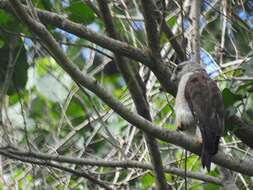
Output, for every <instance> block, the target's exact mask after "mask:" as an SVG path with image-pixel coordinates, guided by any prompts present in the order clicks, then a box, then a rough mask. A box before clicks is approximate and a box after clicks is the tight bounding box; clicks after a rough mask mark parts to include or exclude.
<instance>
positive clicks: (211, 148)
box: [201, 136, 220, 172]
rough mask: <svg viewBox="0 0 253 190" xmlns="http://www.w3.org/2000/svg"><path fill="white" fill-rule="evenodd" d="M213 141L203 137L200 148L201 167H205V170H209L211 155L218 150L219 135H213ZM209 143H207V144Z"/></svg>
mask: <svg viewBox="0 0 253 190" xmlns="http://www.w3.org/2000/svg"><path fill="white" fill-rule="evenodd" d="M214 139H215V140H214V142H210V141H208V139H205V140H204V142H203V144H202V148H201V162H202V166H203V168H205V167H206V169H207V171H208V172H210V167H211V158H212V156H213V155H215V154H216V153H217V152H218V146H219V139H220V137H219V136H215V138H214ZM208 143H209V144H208Z"/></svg>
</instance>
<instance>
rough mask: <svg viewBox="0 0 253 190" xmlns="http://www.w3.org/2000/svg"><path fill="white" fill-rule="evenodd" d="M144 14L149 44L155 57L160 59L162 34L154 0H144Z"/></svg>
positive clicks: (142, 2)
mask: <svg viewBox="0 0 253 190" xmlns="http://www.w3.org/2000/svg"><path fill="white" fill-rule="evenodd" d="M141 4H142V8H143V16H144V21H145V27H146V33H147V37H148V45H149V48H150V50H151V52H152V55H153V56H154V57H155V58H158V59H160V34H159V31H158V23H157V16H156V14H157V11H158V10H157V9H156V6H155V4H154V2H153V0H142V1H141Z"/></svg>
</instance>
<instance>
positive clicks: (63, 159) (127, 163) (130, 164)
mask: <svg viewBox="0 0 253 190" xmlns="http://www.w3.org/2000/svg"><path fill="white" fill-rule="evenodd" d="M4 153H6V154H7V153H10V154H13V155H16V156H19V157H28V158H33V159H40V160H46V161H55V162H60V163H68V164H76V165H85V166H97V167H120V168H140V169H148V170H152V169H153V167H152V166H151V165H149V164H145V163H140V162H137V161H131V160H124V161H105V160H94V159H82V158H76V157H67V156H60V155H57V156H54V155H49V154H44V153H39V152H31V151H29V152H26V151H23V150H22V151H21V150H19V149H16V148H14V147H9V148H8V147H3V148H0V154H4ZM7 157H8V156H7ZM164 171H165V172H167V173H171V174H175V175H178V176H181V177H184V175H185V172H184V170H182V169H179V168H175V167H166V168H164ZM187 176H188V177H190V178H193V179H197V180H201V181H204V182H208V183H214V184H217V185H222V181H221V180H220V179H218V178H216V177H212V176H205V175H203V174H202V173H197V172H190V171H189V172H187Z"/></svg>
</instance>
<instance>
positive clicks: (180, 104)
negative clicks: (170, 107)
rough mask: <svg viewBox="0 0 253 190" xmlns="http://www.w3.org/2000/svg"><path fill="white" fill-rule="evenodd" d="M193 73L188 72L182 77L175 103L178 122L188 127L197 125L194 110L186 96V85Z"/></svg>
mask: <svg viewBox="0 0 253 190" xmlns="http://www.w3.org/2000/svg"><path fill="white" fill-rule="evenodd" d="M193 74H194V72H189V73H186V74H185V75H183V76H182V78H181V79H180V81H179V85H178V92H177V96H176V104H175V111H176V122H177V123H181V124H183V125H184V126H187V127H192V126H195V125H194V118H193V115H192V112H191V110H190V108H189V105H188V102H187V100H186V98H185V86H186V83H187V82H188V79H189V78H190V76H191V75H193Z"/></svg>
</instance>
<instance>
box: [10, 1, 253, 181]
mask: <svg viewBox="0 0 253 190" xmlns="http://www.w3.org/2000/svg"><path fill="white" fill-rule="evenodd" d="M11 2H13V0H12V1H11ZM16 10H17V13H18V17H20V18H22V19H23V21H24V22H25V23H26V25H27V26H28V27H29V28H30V30H31V31H32V32H33V33H35V34H37V35H38V36H39V37H40V39H41V43H43V44H45V45H47V48H48V50H49V52H50V54H51V55H52V56H53V57H54V58H55V59H56V61H57V63H58V64H59V66H61V67H62V68H63V69H64V70H65V71H66V72H67V73H68V74H69V75H70V76H71V77H72V79H73V80H74V81H75V82H77V83H79V84H81V85H83V86H84V87H85V88H87V89H88V90H90V91H91V92H93V93H94V94H96V95H97V96H98V97H99V98H100V99H101V100H102V101H104V102H105V103H106V104H107V105H108V106H110V107H111V108H112V109H113V110H114V111H115V112H117V113H118V114H119V115H120V116H121V117H122V118H124V119H125V120H126V121H128V122H129V123H131V124H132V125H134V126H136V127H137V128H139V129H141V130H143V131H145V132H146V133H149V134H150V135H153V136H154V137H156V138H159V139H160V140H163V141H166V142H169V143H172V144H175V145H178V146H181V147H183V148H184V149H187V150H189V151H191V152H193V153H196V154H198V155H199V154H200V146H197V144H198V143H197V142H196V141H195V140H194V139H191V138H190V137H187V136H185V135H184V134H181V133H178V132H175V131H170V130H167V129H164V128H161V127H157V126H155V125H154V124H153V123H151V122H150V121H148V120H146V119H144V118H143V117H141V116H139V115H138V114H136V113H134V112H132V111H130V110H128V109H127V108H126V107H125V106H124V105H123V104H122V103H121V102H119V101H118V100H116V99H115V98H114V97H113V96H112V95H111V94H110V93H108V92H107V91H106V90H105V89H104V88H103V87H102V86H101V85H100V84H99V83H98V82H97V81H96V80H95V79H94V78H92V77H89V76H87V75H84V74H83V73H82V72H81V71H80V70H79V69H78V68H77V67H76V66H75V65H74V64H73V63H72V62H71V61H70V60H69V59H68V57H66V55H65V54H64V53H63V51H62V50H61V48H60V47H59V45H58V44H57V42H56V41H55V39H54V38H53V37H52V35H51V34H50V33H49V32H48V31H47V29H46V28H45V27H44V26H43V25H42V24H40V23H38V22H36V21H34V20H33V19H32V18H30V17H29V16H28V15H27V14H26V11H25V9H24V8H23V7H22V6H19V7H18V8H16ZM251 138H252V137H251ZM212 161H213V162H214V163H216V164H218V165H220V166H223V167H225V168H228V169H231V170H234V171H237V172H240V173H242V174H245V175H251V176H252V175H253V166H252V164H250V162H249V161H246V160H241V159H240V158H231V157H230V156H229V155H225V154H224V153H222V152H221V151H220V152H219V153H218V154H216V155H215V156H214V157H213V158H212Z"/></svg>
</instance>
